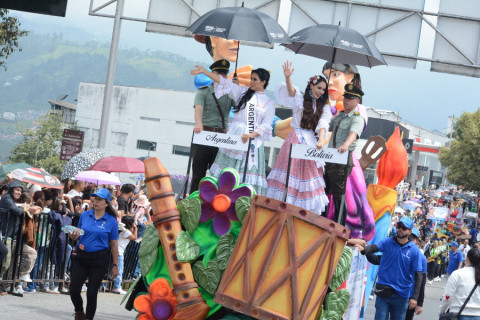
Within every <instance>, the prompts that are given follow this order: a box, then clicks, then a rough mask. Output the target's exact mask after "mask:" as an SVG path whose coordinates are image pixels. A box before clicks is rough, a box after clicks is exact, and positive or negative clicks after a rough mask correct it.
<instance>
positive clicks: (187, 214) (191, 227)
mask: <svg viewBox="0 0 480 320" xmlns="http://www.w3.org/2000/svg"><path fill="white" fill-rule="evenodd" d="M177 209H178V211H180V221H181V222H182V225H183V226H184V227H185V229H187V231H188V232H190V234H193V232H194V231H195V229H196V228H197V226H198V222H199V221H200V215H201V213H202V206H201V204H200V199H199V198H194V199H184V200H182V201H180V202H179V203H178V206H177Z"/></svg>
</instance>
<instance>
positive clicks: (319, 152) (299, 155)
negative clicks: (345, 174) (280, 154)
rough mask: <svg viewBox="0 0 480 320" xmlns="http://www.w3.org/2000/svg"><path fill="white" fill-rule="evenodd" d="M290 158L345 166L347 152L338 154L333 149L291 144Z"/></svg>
mask: <svg viewBox="0 0 480 320" xmlns="http://www.w3.org/2000/svg"><path fill="white" fill-rule="evenodd" d="M292 158H296V159H305V160H320V161H324V162H330V163H339V164H347V162H348V152H344V153H340V152H338V150H337V149H335V148H322V149H317V148H316V147H312V146H309V145H305V144H292Z"/></svg>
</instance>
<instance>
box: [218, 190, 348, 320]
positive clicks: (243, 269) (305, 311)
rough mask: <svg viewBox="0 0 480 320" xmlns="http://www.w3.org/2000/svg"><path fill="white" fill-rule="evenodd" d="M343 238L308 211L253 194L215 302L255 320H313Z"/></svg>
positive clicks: (343, 230)
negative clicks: (255, 319)
mask: <svg viewBox="0 0 480 320" xmlns="http://www.w3.org/2000/svg"><path fill="white" fill-rule="evenodd" d="M349 235H350V231H349V230H348V229H346V228H345V227H344V226H342V225H340V224H337V223H335V222H333V221H331V220H329V219H327V218H324V217H321V216H318V215H316V214H314V213H313V212H310V211H308V210H305V209H302V208H299V207H297V206H294V205H291V204H287V203H284V202H282V201H278V200H274V199H271V198H267V197H263V196H255V197H254V199H253V200H252V203H251V206H250V210H249V212H248V214H247V216H246V217H245V220H244V222H243V226H242V230H241V232H240V235H239V237H238V240H237V243H236V245H235V249H234V251H233V253H232V256H231V257H230V260H229V262H228V265H227V268H226V270H225V273H224V274H223V277H222V281H221V282H220V286H219V288H218V290H217V294H216V295H215V302H216V303H218V304H221V305H223V306H225V307H227V308H230V309H233V310H235V311H238V312H241V313H244V314H246V315H249V316H252V317H255V318H257V319H276V320H280V319H285V320H286V319H295V320H297V319H298V320H307V319H312V320H313V319H318V316H319V313H320V310H321V304H322V302H323V299H324V298H325V295H326V293H327V289H328V285H329V283H330V281H331V280H332V277H333V273H334V270H335V267H336V266H337V263H338V260H339V259H340V255H341V254H342V251H343V247H344V246H345V243H346V241H347V240H348V237H349Z"/></svg>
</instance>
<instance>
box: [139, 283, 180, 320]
mask: <svg viewBox="0 0 480 320" xmlns="http://www.w3.org/2000/svg"><path fill="white" fill-rule="evenodd" d="M149 291H150V292H149V293H148V294H143V295H140V296H138V297H137V298H136V299H135V301H134V303H133V306H134V308H135V310H137V311H138V312H140V314H139V315H138V318H137V320H173V318H174V317H175V307H176V306H177V299H176V298H175V296H174V295H173V292H172V288H170V283H168V281H167V280H165V279H163V278H159V279H157V280H155V281H153V282H152V284H151V285H150V289H149Z"/></svg>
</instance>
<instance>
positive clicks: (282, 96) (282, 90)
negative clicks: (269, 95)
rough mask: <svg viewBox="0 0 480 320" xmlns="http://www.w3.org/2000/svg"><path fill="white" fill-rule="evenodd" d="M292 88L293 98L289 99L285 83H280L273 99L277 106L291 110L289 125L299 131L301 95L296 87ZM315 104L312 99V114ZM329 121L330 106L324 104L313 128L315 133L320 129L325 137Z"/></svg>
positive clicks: (301, 111) (301, 105)
mask: <svg viewBox="0 0 480 320" xmlns="http://www.w3.org/2000/svg"><path fill="white" fill-rule="evenodd" d="M293 87H294V88H295V96H293V97H291V96H290V95H289V94H288V89H287V85H286V83H285V82H283V83H280V84H279V85H278V86H277V88H276V90H275V98H276V100H277V103H278V104H280V105H282V106H284V107H286V108H289V109H292V112H293V115H292V122H291V124H290V125H291V127H292V128H294V129H299V128H301V127H300V122H301V121H302V114H303V94H302V92H301V91H300V90H299V89H298V88H297V86H293ZM316 103H317V101H316V100H315V99H313V112H315V111H316V110H317V104H316ZM331 119H332V111H331V110H330V106H329V105H328V104H325V105H324V106H323V112H322V116H321V117H320V119H319V121H318V124H317V127H316V128H315V132H319V131H320V129H322V128H324V129H325V135H326V136H327V135H328V126H329V124H330V120H331ZM326 136H325V138H326Z"/></svg>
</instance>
